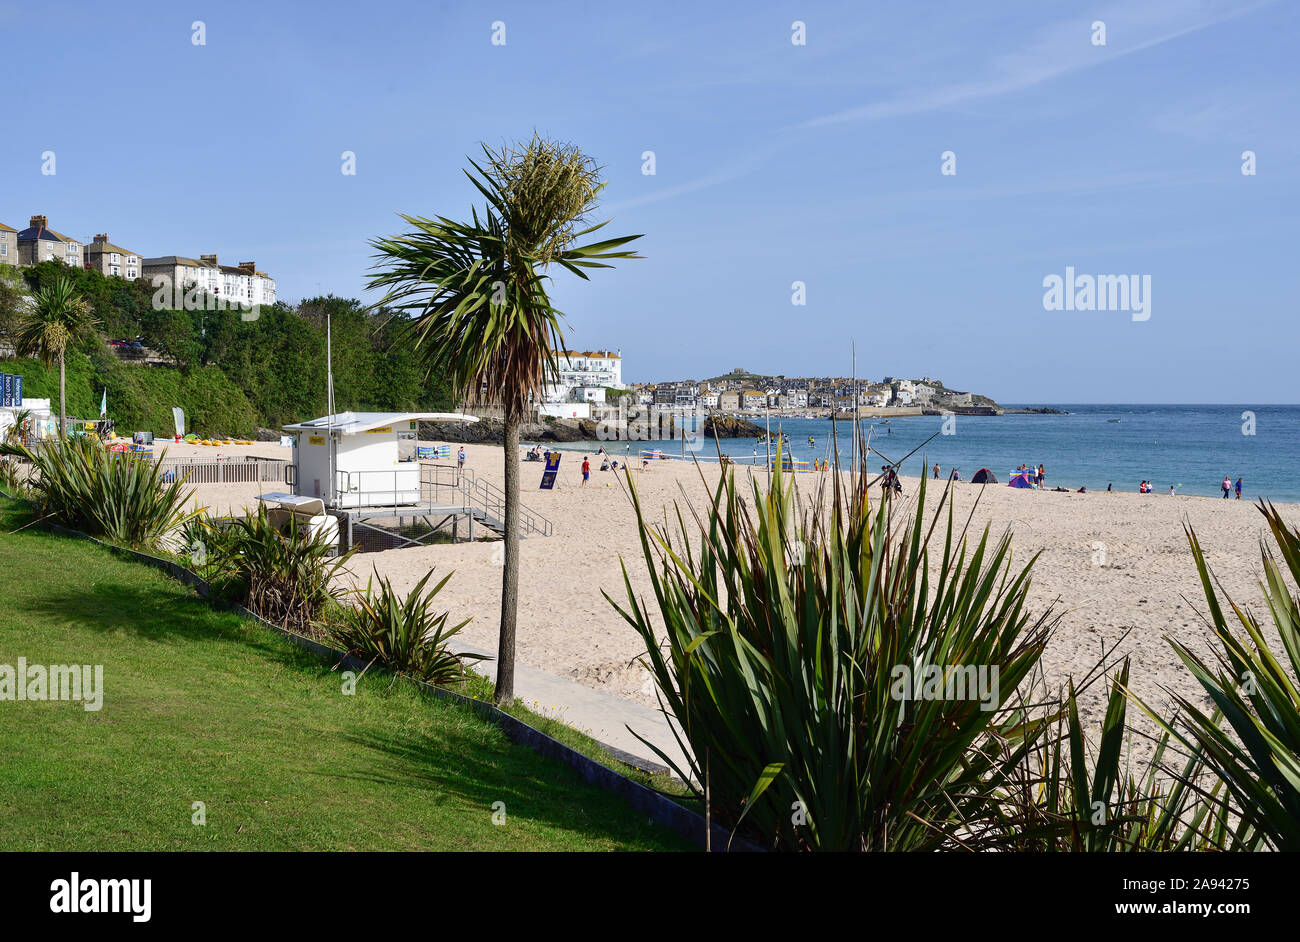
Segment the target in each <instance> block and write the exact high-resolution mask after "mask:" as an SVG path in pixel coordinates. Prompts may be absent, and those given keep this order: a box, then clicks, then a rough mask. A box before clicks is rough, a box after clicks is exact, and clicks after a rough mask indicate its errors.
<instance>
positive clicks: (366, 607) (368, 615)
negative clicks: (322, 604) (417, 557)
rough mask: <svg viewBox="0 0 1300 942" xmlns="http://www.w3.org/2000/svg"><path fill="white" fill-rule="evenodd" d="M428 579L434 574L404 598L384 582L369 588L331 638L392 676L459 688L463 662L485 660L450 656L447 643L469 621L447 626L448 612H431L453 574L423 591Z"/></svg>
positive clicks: (343, 618)
mask: <svg viewBox="0 0 1300 942" xmlns="http://www.w3.org/2000/svg"><path fill="white" fill-rule="evenodd" d="M431 578H433V571H432V570H430V571H429V572H428V573H426V574H425V576H424V578H422V579H421V580H420V581H419V582H417V583H416V584H415V586H414V588H412V589H411V591H410V592H408V593H407V595H406V597H405V598H401V597H400V596H399V595H398V593H397V592H396V591H394V589H393V586H392V583H391V582H389V581H388V580H387V579H384V578H383V577H382V576H381V577H379V591H378V592H376V591H375V590H374V587H373V583H367V584H366V590H365V592H364V593H360V594H359V595H358V598H357V604H356V606H355V607H351V606H349V607H347V608H346V609H345V610H344V612H343V615H342V620H341V623H340V624H337V625H334V626H332V627H331V629H330V631H331V634H332V635H333V637H334V638H335V640H337V641H339V642H340V643H341V644H343V645H344V646H345V647H346V648H347V649H348V651H349V652H351V653H353V654H357V655H359V656H361V657H367V658H371V659H377V660H379V661H380V662H381V663H382V664H384V665H385V666H386V667H388V668H390V669H391V670H393V671H394V672H396V673H400V674H410V675H411V676H413V677H416V678H418V679H419V680H423V681H425V682H427V683H431V684H438V685H440V686H446V685H448V684H453V683H459V682H460V681H462V680H463V679H464V677H465V662H466V661H479V660H483V656H482V655H479V654H465V653H461V654H456V653H453V652H451V651H450V650H448V648H447V642H448V641H449V640H450V639H451V638H452V637H453V636H454V635H456V634H458V633H459V632H460V630H461V629H462V628H464V627H465V626H466V625H467V624H469V619H468V618H467V619H465V620H464V621H462V622H460V623H459V624H455V625H449V624H448V613H447V612H435V611H434V610H433V604H434V600H435V597H436V596H437V595H438V593H439V592H441V591H442V587H443V586H445V585H446V584H447V580H448V579H450V578H451V573H448V574H447V575H446V576H444V577H443V578H442V580H441V581H440V582H438V583H437V584H436V585H435V586H433V588H431V589H428V590H427V591H426V586H427V585H428V582H429V580H430V579H431Z"/></svg>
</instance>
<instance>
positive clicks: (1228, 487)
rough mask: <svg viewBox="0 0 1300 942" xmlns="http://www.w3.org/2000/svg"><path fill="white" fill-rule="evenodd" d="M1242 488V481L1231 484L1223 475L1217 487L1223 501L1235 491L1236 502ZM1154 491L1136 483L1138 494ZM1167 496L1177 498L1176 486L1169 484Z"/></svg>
mask: <svg viewBox="0 0 1300 942" xmlns="http://www.w3.org/2000/svg"><path fill="white" fill-rule="evenodd" d="M1242 486H1243V485H1242V479H1241V478H1237V483H1236V484H1233V483H1232V477H1231V476H1230V475H1227V474H1225V475H1224V476H1223V483H1222V484H1220V485H1219V489H1220V490H1221V491H1223V499H1224V500H1227V499H1228V498H1229V497H1231V496H1232V492H1233V491H1234V490H1236V492H1237V500H1241V488H1242ZM1106 490H1110V487H1109V486H1107V487H1106ZM1154 490H1155V488H1154V486H1153V485H1152V484H1151V482H1150V481H1139V482H1138V493H1139V494H1151V493H1154ZM1169 496H1170V497H1176V496H1178V488H1177V486H1176V485H1174V484H1170V485H1169Z"/></svg>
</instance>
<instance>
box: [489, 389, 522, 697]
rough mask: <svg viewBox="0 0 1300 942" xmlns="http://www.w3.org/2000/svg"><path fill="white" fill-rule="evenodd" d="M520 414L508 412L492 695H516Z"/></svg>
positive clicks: (504, 453) (509, 410)
mask: <svg viewBox="0 0 1300 942" xmlns="http://www.w3.org/2000/svg"><path fill="white" fill-rule="evenodd" d="M519 424H520V421H519V414H518V413H517V412H516V411H515V410H513V409H510V408H507V409H506V413H505V442H504V447H503V449H502V451H503V456H504V458H505V463H506V466H505V471H506V474H505V478H506V481H505V484H506V519H505V525H506V533H505V544H506V555H505V569H504V571H503V572H502V574H501V635H500V639H499V641H498V643H497V685H496V691H495V695H494V697H493V699H494V700H495V701H496V702H497V704H508V703H510V702H511V701H513V700H514V698H515V621H516V616H517V615H518V613H519Z"/></svg>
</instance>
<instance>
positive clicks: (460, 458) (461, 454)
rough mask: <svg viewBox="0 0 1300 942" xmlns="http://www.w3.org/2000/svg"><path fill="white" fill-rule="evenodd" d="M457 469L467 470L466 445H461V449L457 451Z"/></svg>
mask: <svg viewBox="0 0 1300 942" xmlns="http://www.w3.org/2000/svg"><path fill="white" fill-rule="evenodd" d="M456 470H457V471H464V470H465V446H464V445H461V446H460V451H458V452H456Z"/></svg>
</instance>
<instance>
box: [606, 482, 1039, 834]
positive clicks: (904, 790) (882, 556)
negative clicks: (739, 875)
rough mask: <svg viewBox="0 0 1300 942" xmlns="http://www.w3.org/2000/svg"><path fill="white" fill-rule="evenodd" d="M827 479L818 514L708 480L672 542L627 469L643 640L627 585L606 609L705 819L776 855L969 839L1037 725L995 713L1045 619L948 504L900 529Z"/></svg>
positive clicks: (880, 510)
mask: <svg viewBox="0 0 1300 942" xmlns="http://www.w3.org/2000/svg"><path fill="white" fill-rule="evenodd" d="M778 466H779V461H778ZM835 481H836V483H835V485H834V488H833V493H832V500H831V502H830V507H829V508H827V507H826V505H825V502H824V501H823V500H822V499H821V495H820V494H819V495H818V497H817V499H815V500H814V501H813V502H812V506H811V508H809V509H803V508H802V506H801V504H800V502H799V501H798V500H797V499H796V497H795V495H794V494H793V493H792V492H791V489H790V487H789V485H788V484H787V483H786V478H785V475H784V474H782V473H780V472H778V473H777V474H775V475H774V476H773V481H772V487H771V490H770V492H769V493H767V494H764V493H761V492H760V490H759V487H758V485H757V483H756V482H754V483H753V484H752V494H751V495H750V500H749V501H748V502H747V501H744V500H742V499H741V497H740V495H739V492H738V489H737V486H736V483H735V472H734V471H731V472H726V473H724V475H723V478H722V480H721V481H720V482H719V484H718V486H717V488H716V490H715V491H714V494H713V499H712V503H711V506H709V507H708V508H707V513H706V514H705V515H703V516H700V515H694V514H692V516H693V523H691V524H688V523H687V521H686V519H685V517H684V516H683V514H682V511H681V509H680V508H679V509H678V512H677V535H676V537H674V536H673V535H672V534H671V533H670V531H669V528H668V527H667V525H666V524H665V525H662V526H661V525H651V524H650V523H648V522H647V521H646V520H645V518H644V516H643V515H642V509H641V505H640V500H639V498H638V497H637V496H636V488H635V482H634V481H633V480H632V479H631V477H630V476H629V477H628V483H629V486H630V488H631V492H632V496H633V502H634V505H635V508H636V512H637V516H638V522H639V524H640V528H641V543H642V552H643V555H644V557H645V561H646V564H647V567H648V569H649V572H650V579H651V583H652V585H653V591H654V602H655V603H656V606H655V607H656V609H657V612H656V614H657V615H658V616H660V618H661V619H662V622H663V626H662V632H661V631H660V629H658V628H657V626H656V619H655V618H654V616H653V615H652V614H651V612H650V611H649V610H647V608H646V607H645V606H643V604H642V603H641V602H640V601H639V600H638V599H637V598H636V596H635V594H634V592H633V591H632V587H631V582H630V580H628V581H627V582H626V589H627V601H626V607H623V606H620V605H618V603H615V602H614V601H613V599H610V602H611V604H613V605H614V606H615V607H616V608H617V609H618V610H619V611H620V613H622V615H623V616H624V618H625V619H626V620H627V621H628V622H629V624H630V625H631V626H632V627H633V628H634V629H635V630H636V631H637V632H638V633H639V634H640V635H641V637H642V639H643V640H644V642H645V645H646V654H645V655H644V663H645V665H646V666H647V668H648V670H649V671H650V673H651V675H652V676H653V678H654V680H655V683H656V685H657V687H658V690H659V695H660V697H661V703H662V704H663V708H664V710H665V711H666V712H667V713H668V714H670V716H671V717H672V718H673V719H674V720H675V722H676V724H677V727H678V728H679V729H680V730H681V737H682V739H684V742H683V747H684V748H683V752H685V753H686V754H687V755H688V756H689V757H690V759H689V767H688V768H679V769H677V771H678V773H679V774H680V775H682V776H683V778H686V779H687V780H689V781H693V782H695V783H697V785H698V786H699V787H701V790H702V785H703V782H704V779H705V776H706V774H707V776H708V786H709V791H710V797H711V801H712V804H713V806H714V808H715V810H716V812H717V813H719V814H720V816H721V817H723V818H724V819H726V820H729V821H730V822H731V823H732V824H733V825H736V824H738V823H740V822H742V821H743V822H744V823H745V824H746V825H747V827H748V833H749V834H751V835H752V836H753V837H754V838H755V839H756V840H758V841H760V842H762V843H765V844H768V845H771V846H774V847H778V848H783V849H824V850H924V849H938V848H945V847H947V848H951V847H957V846H965V847H972V848H974V847H980V846H983V845H984V843H985V842H986V841H987V840H996V839H999V835H998V832H997V825H998V822H999V813H1000V812H999V809H998V808H997V807H996V801H995V799H996V796H997V794H998V791H999V789H1002V788H1006V787H1009V785H1010V783H1011V781H1012V772H1013V770H1014V769H1015V768H1016V767H1017V766H1018V765H1019V764H1020V763H1021V762H1023V761H1024V759H1025V758H1026V756H1027V755H1028V754H1029V751H1030V750H1031V748H1032V747H1033V745H1034V744H1035V743H1036V742H1037V740H1038V739H1039V738H1040V737H1041V736H1043V735H1044V733H1045V732H1046V730H1047V729H1048V725H1049V722H1050V720H1051V719H1052V717H1041V716H1040V717H1035V716H1031V715H1030V714H1029V713H1028V712H1027V711H1025V710H1024V709H1022V708H1021V707H1018V706H1008V705H1007V704H1009V703H1010V702H1011V701H1012V694H1013V693H1014V691H1015V690H1016V689H1017V687H1018V685H1019V684H1020V683H1021V681H1022V680H1024V679H1025V678H1026V677H1027V676H1028V675H1029V674H1030V672H1031V671H1032V670H1033V669H1034V668H1035V666H1036V665H1037V664H1038V661H1039V658H1040V656H1041V654H1042V651H1043V647H1044V645H1045V644H1046V642H1047V639H1048V636H1049V634H1050V632H1051V629H1052V627H1053V626H1054V624H1055V622H1056V618H1055V617H1054V616H1053V615H1052V614H1051V612H1050V611H1048V612H1044V613H1042V614H1040V615H1037V616H1033V615H1031V614H1030V613H1029V612H1028V609H1027V607H1026V596H1027V593H1028V589H1029V572H1030V566H1031V565H1032V560H1031V561H1030V564H1029V565H1026V566H1025V567H1023V568H1019V569H1017V568H1015V567H1013V566H1012V563H1011V551H1010V544H1009V542H1008V540H1007V538H1006V537H1003V538H1002V539H1000V540H997V541H991V540H990V536H989V533H988V531H987V530H986V531H985V532H984V533H983V534H981V535H980V536H979V538H978V540H976V541H975V542H974V545H973V547H972V545H971V544H970V543H969V542H968V540H967V537H966V534H965V533H964V532H962V533H958V532H956V531H955V529H954V524H953V515H952V510H951V507H949V508H948V511H947V513H946V515H945V514H944V504H945V502H946V498H947V492H945V494H944V496H943V498H941V500H940V502H939V506H938V508H937V509H936V510H935V513H934V514H933V516H932V517H931V519H930V520H929V522H928V523H927V521H926V517H925V489H924V488H925V485H924V482H923V483H922V488H921V493H920V496H919V498H918V502H917V505H916V507H915V511H914V513H913V514H912V516H911V517H910V519H907V518H905V517H903V516H901V515H900V516H899V517H892V516H891V515H890V514H889V512H888V505H887V504H886V503H885V502H883V501H882V502H881V504H880V505H878V506H877V507H876V508H875V509H872V508H871V507H870V506H869V501H868V496H867V495H868V485H867V481H866V478H865V477H864V476H862V475H858V476H856V477H855V479H854V481H853V483H852V485H851V493H846V490H845V488H844V486H843V485H842V483H841V481H840V476H839V475H838V474H837V475H835ZM945 520H946V523H945ZM941 524H944V525H945V529H944V531H943V536H944V539H943V543H942V546H943V549H942V557H941V558H940V559H939V560H938V561H937V562H938V567H937V570H936V572H935V574H934V575H933V577H932V576H931V574H930V572H929V569H930V566H929V563H930V560H931V555H930V554H931V551H930V549H929V548H928V542H929V539H930V537H931V535H932V534H933V533H934V531H935V530H936V529H937V528H938V527H939V526H940V525H941ZM625 578H626V568H625ZM606 598H609V596H608V595H607V596H606ZM660 633H662V635H663V641H662V644H661V642H660V640H659V635H660ZM660 755H661V756H662V757H663V758H664V759H665V761H670V760H669V759H668V757H667V756H666V755H664V754H663V753H660ZM706 764H707V771H706Z"/></svg>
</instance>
